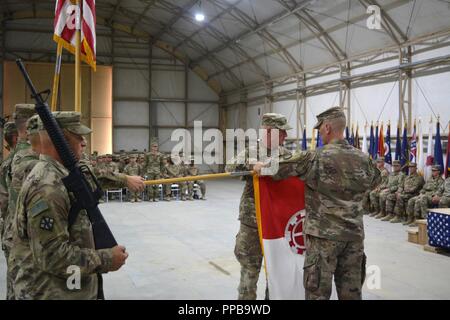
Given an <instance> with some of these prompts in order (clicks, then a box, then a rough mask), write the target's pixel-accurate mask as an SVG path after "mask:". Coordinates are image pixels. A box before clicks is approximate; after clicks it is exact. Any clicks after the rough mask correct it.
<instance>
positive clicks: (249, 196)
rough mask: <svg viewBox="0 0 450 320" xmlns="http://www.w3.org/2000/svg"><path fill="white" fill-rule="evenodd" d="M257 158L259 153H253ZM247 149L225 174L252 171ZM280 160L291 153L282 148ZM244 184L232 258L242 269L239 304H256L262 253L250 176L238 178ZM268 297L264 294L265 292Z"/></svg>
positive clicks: (226, 168) (251, 161)
mask: <svg viewBox="0 0 450 320" xmlns="http://www.w3.org/2000/svg"><path fill="white" fill-rule="evenodd" d="M252 151H253V154H254V155H257V152H258V150H252ZM251 154H252V153H251V152H250V149H249V148H246V149H245V150H244V151H242V152H241V153H240V154H238V155H237V156H236V157H235V158H233V159H231V160H229V161H228V163H227V165H226V167H225V171H227V172H235V171H249V170H252V167H253V166H252V165H251V164H253V163H255V162H256V160H257V159H256V158H250V155H251ZM279 156H280V158H288V157H290V156H292V154H291V152H290V151H289V150H287V149H286V148H284V147H279ZM241 179H242V180H244V181H245V186H244V191H243V192H242V196H241V200H240V203H239V221H240V227H239V232H238V234H237V235H236V245H235V248H234V254H235V256H236V258H237V260H238V262H239V263H240V265H241V277H240V282H239V288H238V292H239V300H255V299H256V289H257V283H258V277H259V272H260V270H261V264H262V258H263V255H262V250H261V244H260V240H259V234H258V225H257V222H256V211H255V195H254V189H253V178H252V176H244V177H242V178H241ZM266 295H267V292H266Z"/></svg>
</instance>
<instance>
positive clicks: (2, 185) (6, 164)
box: [0, 146, 17, 300]
mask: <svg viewBox="0 0 450 320" xmlns="http://www.w3.org/2000/svg"><path fill="white" fill-rule="evenodd" d="M16 148H17V146H16ZM16 148H15V149H13V150H11V152H10V153H9V155H8V157H6V159H5V160H4V161H3V162H2V165H1V167H0V172H1V177H0V180H1V182H0V205H1V209H0V210H1V230H0V235H1V242H2V250H3V253H4V255H5V260H6V299H7V300H13V299H14V292H13V286H12V285H13V283H12V281H13V279H12V274H11V268H10V266H9V255H10V249H11V243H10V241H8V240H7V238H8V235H9V232H8V230H7V229H8V222H9V221H8V220H9V210H10V209H9V208H10V203H9V201H10V198H11V197H10V194H9V191H10V189H11V188H10V186H11V180H12V176H11V165H12V160H13V158H14V155H15V153H16V150H17V149H16Z"/></svg>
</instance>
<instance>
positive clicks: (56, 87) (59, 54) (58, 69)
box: [52, 42, 63, 111]
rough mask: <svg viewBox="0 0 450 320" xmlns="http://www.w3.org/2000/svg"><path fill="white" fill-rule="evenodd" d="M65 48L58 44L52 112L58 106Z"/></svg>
mask: <svg viewBox="0 0 450 320" xmlns="http://www.w3.org/2000/svg"><path fill="white" fill-rule="evenodd" d="M62 50H63V46H62V43H61V42H58V49H57V50H56V65H55V76H54V77H53V91H52V111H56V104H57V102H58V90H59V77H60V74H61V57H62Z"/></svg>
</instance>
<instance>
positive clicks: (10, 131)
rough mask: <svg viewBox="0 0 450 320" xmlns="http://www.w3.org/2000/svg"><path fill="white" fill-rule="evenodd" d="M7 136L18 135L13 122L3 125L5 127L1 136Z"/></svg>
mask: <svg viewBox="0 0 450 320" xmlns="http://www.w3.org/2000/svg"><path fill="white" fill-rule="evenodd" d="M8 134H18V133H17V126H16V124H15V123H14V122H7V123H5V126H4V127H3V136H5V135H8Z"/></svg>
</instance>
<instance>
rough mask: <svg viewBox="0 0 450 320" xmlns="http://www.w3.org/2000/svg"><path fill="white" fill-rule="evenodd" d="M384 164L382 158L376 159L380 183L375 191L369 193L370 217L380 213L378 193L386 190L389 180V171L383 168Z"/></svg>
mask: <svg viewBox="0 0 450 320" xmlns="http://www.w3.org/2000/svg"><path fill="white" fill-rule="evenodd" d="M384 164H385V162H384V157H380V158H378V159H377V168H378V170H380V173H381V183H380V184H379V185H378V186H376V187H375V189H373V190H371V191H369V198H370V209H371V213H370V216H371V217H374V216H376V215H378V214H379V213H380V193H381V192H382V191H383V190H385V189H386V188H387V183H388V180H389V171H388V170H387V169H386V168H385V167H384Z"/></svg>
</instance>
